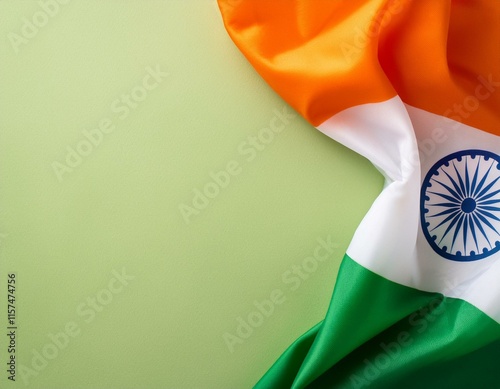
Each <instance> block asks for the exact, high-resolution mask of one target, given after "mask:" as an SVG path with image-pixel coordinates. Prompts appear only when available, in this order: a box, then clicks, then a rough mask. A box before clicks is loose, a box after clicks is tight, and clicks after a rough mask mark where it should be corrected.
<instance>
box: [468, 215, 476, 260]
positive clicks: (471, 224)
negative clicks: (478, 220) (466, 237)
mask: <svg viewBox="0 0 500 389" xmlns="http://www.w3.org/2000/svg"><path fill="white" fill-rule="evenodd" d="M467 218H468V219H469V226H470V232H471V233H472V238H474V243H475V244H476V250H477V252H478V253H479V245H478V244H477V236H476V228H475V227H474V221H473V220H472V215H471V214H468V215H467Z"/></svg>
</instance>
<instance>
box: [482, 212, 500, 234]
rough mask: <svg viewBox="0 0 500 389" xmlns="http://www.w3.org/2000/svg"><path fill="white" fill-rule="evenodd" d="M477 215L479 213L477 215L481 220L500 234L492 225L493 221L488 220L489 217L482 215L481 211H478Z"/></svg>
mask: <svg viewBox="0 0 500 389" xmlns="http://www.w3.org/2000/svg"><path fill="white" fill-rule="evenodd" d="M476 215H477V217H478V218H479V219H481V221H482V222H483V223H484V224H486V225H487V226H488V227H490V228H491V229H492V230H493V231H495V232H496V233H497V235H500V234H499V233H498V231H497V230H496V229H495V227H493V226H492V225H491V223H490V222H489V221H488V219H486V218H485V217H484V216H483V215H481V214H480V213H479V212H476Z"/></svg>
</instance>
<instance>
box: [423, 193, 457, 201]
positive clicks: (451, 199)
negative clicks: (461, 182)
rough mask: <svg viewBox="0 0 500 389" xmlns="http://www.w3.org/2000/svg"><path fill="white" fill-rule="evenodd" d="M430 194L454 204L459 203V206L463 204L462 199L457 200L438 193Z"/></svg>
mask: <svg viewBox="0 0 500 389" xmlns="http://www.w3.org/2000/svg"><path fill="white" fill-rule="evenodd" d="M429 193H432V194H435V195H436V196H439V197H442V198H443V199H445V200H448V201H451V202H452V203H457V204H460V203H461V201H460V199H456V198H454V197H451V196H448V195H445V194H443V193H437V192H429Z"/></svg>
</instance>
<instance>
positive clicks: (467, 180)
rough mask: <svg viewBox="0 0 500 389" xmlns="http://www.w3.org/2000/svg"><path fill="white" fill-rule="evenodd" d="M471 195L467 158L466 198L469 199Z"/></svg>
mask: <svg viewBox="0 0 500 389" xmlns="http://www.w3.org/2000/svg"><path fill="white" fill-rule="evenodd" d="M470 193H471V190H470V179H469V165H468V163H467V157H465V196H466V197H469V196H470Z"/></svg>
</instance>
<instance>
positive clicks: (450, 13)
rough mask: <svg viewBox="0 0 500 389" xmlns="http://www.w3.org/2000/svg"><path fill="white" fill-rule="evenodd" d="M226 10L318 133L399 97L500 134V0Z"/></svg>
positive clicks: (248, 1)
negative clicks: (348, 113) (337, 119)
mask: <svg viewBox="0 0 500 389" xmlns="http://www.w3.org/2000/svg"><path fill="white" fill-rule="evenodd" d="M218 1H219V6H220V8H221V12H222V15H223V18H224V23H225V25H226V28H227V30H228V32H229V34H230V36H231V38H232V39H233V40H234V42H235V43H236V44H237V46H238V47H239V48H240V50H241V51H242V52H243V54H244V55H245V56H246V57H247V58H248V59H249V61H250V62H251V63H252V65H253V66H254V67H255V69H256V70H257V71H258V72H259V73H260V74H261V75H262V76H263V77H264V79H266V81H267V82H268V83H269V84H270V85H271V87H272V88H273V89H275V90H276V91H277V92H278V93H279V94H280V95H281V96H282V97H283V98H284V99H285V100H287V101H288V102H289V103H290V104H291V105H292V106H293V107H294V108H295V109H296V110H297V111H298V112H300V113H301V114H302V115H303V116H304V117H305V118H306V119H308V120H309V122H310V123H311V124H313V125H315V126H317V125H319V124H321V123H322V122H324V121H325V120H326V119H328V118H330V117H331V116H333V115H334V114H336V113H338V112H340V111H342V110H344V109H346V108H349V107H351V106H355V105H360V104H364V103H371V102H378V101H383V100H387V99H389V98H391V97H394V96H395V95H396V94H399V95H400V96H401V98H402V99H403V101H405V102H406V103H408V104H410V105H413V106H416V107H418V108H422V109H425V110H427V111H430V112H433V113H436V114H439V115H447V116H451V117H452V118H454V119H455V120H460V121H462V122H464V123H466V124H468V125H471V126H474V127H478V128H482V129H484V130H486V131H490V132H493V133H496V134H500V128H499V116H498V115H499V110H500V86H498V85H495V84H494V83H495V82H500V49H499V48H500V1H498V0H418V1H416V0H369V1H366V0H351V1H341V0H315V1H311V0H218ZM480 76H482V77H483V78H479V77H480ZM488 79H490V80H492V81H493V84H492V83H491V82H490V83H488V82H487V81H486V80H488ZM487 95H488V96H487ZM476 106H477V107H476Z"/></svg>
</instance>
